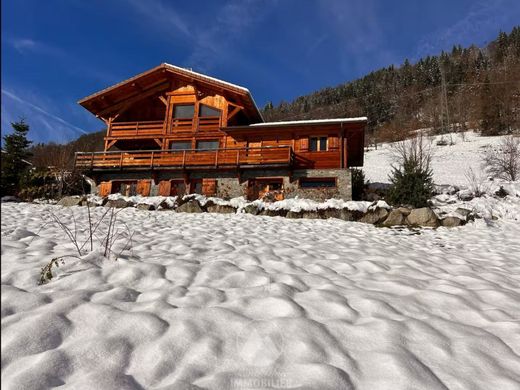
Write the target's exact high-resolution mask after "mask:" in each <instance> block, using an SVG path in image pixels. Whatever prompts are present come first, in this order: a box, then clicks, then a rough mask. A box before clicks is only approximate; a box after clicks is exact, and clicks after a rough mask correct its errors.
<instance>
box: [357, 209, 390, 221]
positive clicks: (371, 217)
mask: <svg viewBox="0 0 520 390" xmlns="http://www.w3.org/2000/svg"><path fill="white" fill-rule="evenodd" d="M387 216H388V211H387V210H386V209H383V208H380V207H376V208H375V209H373V210H369V211H368V212H367V213H366V214H364V215H363V216H362V217H361V218H360V219H359V220H358V221H359V222H363V223H371V224H373V225H376V224H378V223H381V222H383V221H384V220H385V219H386V217H387Z"/></svg>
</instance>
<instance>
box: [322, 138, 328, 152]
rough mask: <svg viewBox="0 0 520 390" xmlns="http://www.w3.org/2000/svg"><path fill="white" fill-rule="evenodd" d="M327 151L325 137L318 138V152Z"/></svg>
mask: <svg viewBox="0 0 520 390" xmlns="http://www.w3.org/2000/svg"><path fill="white" fill-rule="evenodd" d="M323 150H327V137H321V138H320V151H323Z"/></svg>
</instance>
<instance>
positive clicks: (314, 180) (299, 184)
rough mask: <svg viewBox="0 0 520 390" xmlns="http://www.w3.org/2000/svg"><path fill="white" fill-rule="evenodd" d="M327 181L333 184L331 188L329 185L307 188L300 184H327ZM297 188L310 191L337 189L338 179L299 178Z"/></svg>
mask: <svg viewBox="0 0 520 390" xmlns="http://www.w3.org/2000/svg"><path fill="white" fill-rule="evenodd" d="M328 181H333V182H334V185H332V186H329V185H317V186H309V187H306V186H305V185H302V183H305V182H317V183H319V182H323V183H325V182H328ZM298 187H299V188H301V189H303V190H312V189H323V188H326V189H329V188H330V189H332V188H338V178H337V177H300V178H299V179H298Z"/></svg>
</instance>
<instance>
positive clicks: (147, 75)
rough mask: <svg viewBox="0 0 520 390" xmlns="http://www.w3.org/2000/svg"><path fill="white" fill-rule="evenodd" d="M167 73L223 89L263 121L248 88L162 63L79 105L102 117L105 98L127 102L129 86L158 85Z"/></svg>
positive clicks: (82, 100) (88, 97)
mask: <svg viewBox="0 0 520 390" xmlns="http://www.w3.org/2000/svg"><path fill="white" fill-rule="evenodd" d="M166 71H167V72H170V73H171V74H174V75H177V76H180V77H182V78H183V79H187V80H196V81H197V82H199V83H201V84H205V85H208V86H210V87H213V88H219V89H222V90H223V91H225V92H226V93H227V94H228V95H231V96H233V97H236V98H237V99H238V100H239V101H243V100H245V103H246V104H244V107H245V108H246V109H247V108H249V110H248V111H249V116H250V117H251V118H254V119H255V120H258V121H263V118H262V114H261V112H260V110H259V109H258V106H257V105H256V102H255V100H254V99H253V96H252V95H251V92H250V91H249V90H248V89H247V88H244V87H242V86H240V85H236V84H232V83H229V82H227V81H224V80H220V79H217V78H215V77H211V76H207V75H205V74H202V73H198V72H194V71H193V70H189V69H185V68H181V67H179V66H175V65H172V64H168V63H162V64H160V65H158V66H156V67H154V68H152V69H150V70H147V71H145V72H142V73H139V74H137V75H135V76H133V77H130V78H128V79H126V80H123V81H121V82H119V83H117V84H114V85H112V86H110V87H107V88H105V89H102V90H101V91H98V92H96V93H93V94H91V95H89V96H86V97H84V98H83V99H80V100H79V101H78V103H79V104H80V105H82V106H83V107H85V108H86V109H87V110H89V111H90V112H92V113H93V114H94V115H100V112H104V111H106V110H107V109H109V106H106V105H104V106H103V104H100V101H104V100H106V99H105V98H109V97H110V96H111V95H115V94H116V93H117V92H120V94H121V101H122V100H125V93H126V94H127V95H128V94H129V93H128V91H127V89H128V86H129V85H134V84H135V83H136V82H137V81H138V80H146V81H147V82H148V84H150V85H155V84H157V82H158V79H157V77H154V76H156V74H160V73H161V72H166ZM154 82H155V84H154ZM159 87H160V85H159ZM118 97H119V96H118ZM96 102H97V103H96ZM119 102H120V101H119V100H118V101H117V103H119Z"/></svg>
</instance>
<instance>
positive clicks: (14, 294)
mask: <svg viewBox="0 0 520 390" xmlns="http://www.w3.org/2000/svg"><path fill="white" fill-rule="evenodd" d="M295 202H296V201H295ZM497 202H498V200H497ZM291 207H315V205H313V204H309V203H302V202H297V203H295V204H294V205H291ZM341 207H343V204H341ZM367 207H368V206H367ZM507 207H508V208H511V209H515V210H516V212H517V213H518V210H520V205H519V204H518V203H515V202H511V203H510V204H508V205H507ZM46 210H52V211H53V212H54V213H56V214H57V215H58V216H61V217H63V219H66V218H69V219H68V220H70V216H69V212H70V210H67V209H65V208H63V207H59V206H51V205H36V204H27V203H6V204H3V205H2V221H1V223H2V243H1V244H2V247H1V248H2V259H1V261H2V310H1V317H2V346H1V348H2V384H3V385H4V386H5V387H6V388H9V389H42V388H55V387H59V388H64V389H80V388H99V389H108V390H110V389H142V388H146V389H188V388H199V389H239V388H305V389H331V390H332V389H388V388H392V389H410V388H414V389H439V390H440V389H443V390H444V389H447V388H449V389H472V390H488V389H506V390H508V389H509V390H513V389H518V383H520V341H519V338H518V334H520V323H519V318H520V306H519V305H518V302H519V300H520V287H519V286H520V258H519V256H518V253H520V243H519V240H518V237H519V236H520V224H519V223H518V222H517V221H513V220H506V219H504V220H498V221H494V222H493V223H492V224H490V223H487V222H486V221H484V220H476V221H475V222H474V223H472V224H468V225H466V226H464V227H459V228H453V229H447V228H439V229H437V230H427V229H425V230H413V231H412V230H407V229H404V230H399V229H380V228H376V227H374V226H372V225H368V224H360V223H351V222H344V221H339V220H334V219H330V220H303V219H297V220H293V219H280V218H269V217H258V216H252V215H248V214H236V215H220V214H211V213H203V214H187V213H153V212H152V213H143V212H140V211H139V210H137V209H134V208H127V209H123V210H122V211H121V212H120V213H119V214H118V218H122V219H123V220H124V221H125V222H126V223H127V224H128V227H129V229H130V230H131V231H132V232H135V234H134V236H133V246H132V248H131V251H129V252H128V253H126V254H125V255H123V256H122V257H121V258H120V259H119V260H117V261H108V260H106V259H103V258H101V257H100V255H99V254H96V253H93V254H91V255H90V256H89V257H88V258H87V260H88V261H79V260H77V261H76V260H66V265H65V266H63V268H62V269H61V268H60V271H59V272H60V273H59V274H58V275H57V276H56V278H55V279H53V280H52V281H51V282H50V283H47V284H45V285H42V286H38V285H37V281H38V276H39V272H40V269H41V267H42V266H43V265H45V264H46V263H47V262H48V261H49V260H50V259H51V258H54V257H57V256H62V255H65V254H68V253H70V252H71V250H72V248H71V245H70V243H68V242H67V239H66V237H65V236H64V234H63V233H62V231H61V230H60V228H59V227H57V226H55V225H53V224H43V223H42V222H43V221H42V216H43V215H45V213H46ZM73 211H74V212H75V213H76V220H77V224H78V226H85V225H86V223H87V210H86V208H79V207H78V208H75V209H74V210H73ZM91 212H92V213H93V214H94V218H96V217H98V216H100V215H101V214H102V213H103V212H104V210H103V209H102V208H93V209H92V210H91Z"/></svg>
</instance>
